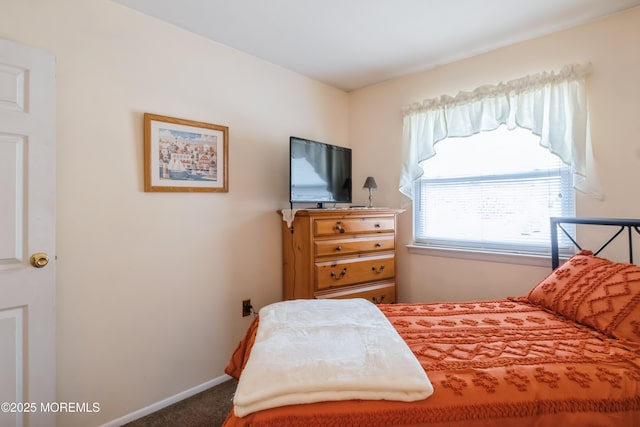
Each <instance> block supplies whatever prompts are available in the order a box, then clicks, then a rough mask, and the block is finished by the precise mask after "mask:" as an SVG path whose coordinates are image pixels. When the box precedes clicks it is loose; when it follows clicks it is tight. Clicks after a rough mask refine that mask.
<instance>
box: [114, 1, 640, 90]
mask: <svg viewBox="0 0 640 427" xmlns="http://www.w3.org/2000/svg"><path fill="white" fill-rule="evenodd" d="M113 1H115V2H117V3H120V4H122V5H125V6H127V7H130V8H133V9H136V10H138V11H140V12H142V13H145V14H147V15H150V16H153V17H156V18H158V19H160V20H162V21H166V22H168V23H171V24H174V25H176V26H178V27H182V28H184V29H187V30H189V31H191V32H193V33H196V34H199V35H202V36H204V37H207V38H210V39H212V40H215V41H217V42H219V43H222V44H224V45H226V46H229V47H232V48H235V49H238V50H240V51H243V52H246V53H248V54H251V55H253V56H256V57H258V58H262V59H264V60H266V61H268V62H271V63H273V64H277V65H279V66H282V67H283V68H286V69H289V70H292V71H295V72H297V73H299V74H302V75H305V76H308V77H310V78H313V79H315V80H318V81H321V82H324V83H326V84H329V85H331V86H334V87H336V88H339V89H342V90H345V91H351V90H354V89H358V88H361V87H364V86H367V85H370V84H374V83H378V82H381V81H384V80H387V79H391V78H395V77H399V76H402V75H406V74H409V73H413V72H417V71H422V70H425V69H429V68H433V67H436V66H438V65H442V64H445V63H448V62H452V61H455V60H459V59H463V58H466V57H470V56H473V55H477V54H479V53H482V52H486V51H489V50H492V49H496V48H499V47H502V46H507V45H510V44H513V43H517V42H520V41H524V40H527V39H531V38H534V37H539V36H542V35H545V34H549V33H552V32H555V31H558V30H562V29H565V28H569V27H572V26H575V25H579V24H582V23H585V22H589V21H592V20H595V19H597V18H599V17H601V16H604V15H608V14H611V13H614V12H617V11H620V10H623V9H626V8H629V7H633V6H636V5H640V0H315V1H313V0H179V1H178V0H113Z"/></svg>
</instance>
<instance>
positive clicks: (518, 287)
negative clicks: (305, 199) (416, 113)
mask: <svg viewBox="0 0 640 427" xmlns="http://www.w3.org/2000/svg"><path fill="white" fill-rule="evenodd" d="M638 46H640V8H635V9H632V10H629V11H626V12H623V13H620V14H617V15H613V16H610V17H607V18H605V19H602V20H600V21H597V22H593V23H590V24H588V25H583V26H580V27H577V28H573V29H570V30H567V31H563V32H559V33H556V34H553V35H550V36H548V37H542V38H539V39H536V40H532V41H529V42H525V43H519V44H516V45H513V46H510V47H507V48H503V49H498V50H495V51H492V52H488V53H485V54H482V55H479V56H476V57H473V58H470V59H467V60H463V61H459V62H455V63H452V64H449V65H445V66H441V67H439V68H436V69H433V70H429V71H425V72H422V73H417V74H413V75H410V76H407V77H404V78H398V79H394V80H391V81H388V82H384V83H381V84H378V85H375V86H370V87H368V88H365V89H361V90H359V91H356V92H353V93H351V94H350V97H349V102H350V108H349V114H350V123H349V125H350V140H351V143H352V147H353V149H354V159H355V169H357V170H359V171H362V172H363V173H364V174H373V175H375V176H376V181H377V182H378V186H379V188H380V189H379V190H378V191H377V193H376V200H377V202H378V203H379V204H380V205H383V206H384V205H386V206H401V207H403V208H405V209H407V212H406V213H404V214H403V215H402V216H401V221H400V227H401V236H400V242H399V243H400V246H401V248H402V249H400V255H399V260H400V269H399V277H400V290H399V294H400V295H399V299H400V300H401V301H405V302H407V301H408V302H410V301H437V300H444V301H450V300H460V299H463V300H464V299H477V298H493V297H501V296H504V295H523V294H524V293H526V292H527V291H528V290H529V289H530V288H531V287H533V285H535V283H536V282H537V281H538V280H539V279H541V278H543V277H544V276H545V275H546V274H548V272H549V269H547V268H542V267H532V266H522V265H511V264H497V263H491V262H479V261H461V260H457V259H453V258H436V257H431V256H425V255H416V254H409V252H408V250H407V249H406V248H405V247H404V245H406V244H407V243H410V242H411V238H412V237H411V236H412V234H411V232H412V228H411V227H412V213H411V204H410V202H409V200H408V199H406V198H404V196H402V195H401V194H400V193H399V192H398V191H397V187H398V185H397V184H398V181H399V176H400V138H401V134H402V114H401V110H402V107H404V106H406V105H409V104H411V103H413V102H416V101H422V100H423V99H427V98H434V97H438V96H440V95H443V94H447V95H452V96H453V95H455V94H457V93H458V92H459V91H470V90H473V89H475V88H476V87H478V86H481V85H484V84H497V83H498V82H500V81H508V80H512V79H516V78H519V77H523V76H525V75H528V74H535V73H539V72H543V71H549V70H555V71H559V70H560V69H561V68H562V66H563V65H565V64H570V63H580V64H585V63H587V62H591V63H592V64H593V72H592V73H591V75H590V76H589V78H588V80H587V89H588V96H589V103H590V110H591V130H592V140H593V145H594V155H595V157H596V162H597V168H598V172H599V175H600V178H601V185H602V189H603V191H604V194H605V199H604V200H603V201H598V200H593V199H588V198H585V197H583V196H580V195H579V196H578V200H577V213H578V215H580V216H607V217H627V218H633V217H635V218H638V217H640V197H638V196H639V194H640V192H639V191H638V190H637V189H636V188H635V187H636V185H635V183H637V182H640V142H639V141H640V139H639V138H638V135H639V134H640V120H638V115H639V113H640V84H638V76H639V75H640V49H638ZM355 182H357V180H356V181H355ZM587 247H588V246H587Z"/></svg>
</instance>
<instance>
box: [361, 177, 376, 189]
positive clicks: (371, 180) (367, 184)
mask: <svg viewBox="0 0 640 427" xmlns="http://www.w3.org/2000/svg"><path fill="white" fill-rule="evenodd" d="M362 188H368V189H374V188H378V184H376V180H375V179H374V178H373V177H372V176H368V177H367V179H366V180H365V181H364V185H363V186H362Z"/></svg>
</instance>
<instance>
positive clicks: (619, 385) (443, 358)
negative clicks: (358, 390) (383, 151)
mask: <svg viewBox="0 0 640 427" xmlns="http://www.w3.org/2000/svg"><path fill="white" fill-rule="evenodd" d="M379 307H380V309H381V310H382V312H383V313H384V314H385V315H386V316H387V317H388V319H389V320H390V321H391V323H392V324H393V325H394V326H395V327H396V329H397V330H398V332H399V333H400V335H401V336H402V337H403V338H404V339H405V340H406V342H407V344H408V345H409V347H410V348H411V350H412V351H413V353H414V354H415V355H416V357H417V358H418V360H419V361H420V363H421V364H422V366H423V367H424V369H425V371H426V372H427V374H428V376H429V378H430V380H431V382H432V384H433V386H434V389H435V391H434V393H433V395H432V396H431V397H429V398H428V399H426V400H422V401H419V402H411V403H404V402H391V401H342V402H322V403H313V404H306V405H292V406H285V407H280V408H273V409H268V410H264V411H259V412H255V413H253V414H250V415H248V416H246V417H244V418H237V417H235V416H234V415H233V413H230V414H229V417H228V418H227V420H226V422H225V426H227V427H231V426H319V427H320V426H322V427H326V426H357V425H358V426H379V425H382V426H392V425H393V426H402V425H407V426H408V425H427V426H456V427H462V426H505V425H518V426H553V427H555V426H561V425H572V426H584V425H589V426H617V427H619V426H640V359H639V356H640V350H639V348H638V347H637V346H635V345H634V344H632V343H629V342H622V341H618V340H615V339H612V338H608V337H606V336H604V335H602V334H601V333H599V332H597V331H595V330H592V329H590V328H588V327H586V326H581V325H578V324H576V323H574V322H573V321H569V320H566V319H564V318H562V317H559V316H557V315H555V314H553V313H550V312H547V311H544V310H542V309H541V308H539V307H538V306H535V305H531V304H529V303H527V302H525V301H524V299H505V300H496V301H474V302H466V303H432V304H394V305H380V306H379ZM256 327H257V321H256V322H254V323H253V324H252V326H251V327H250V328H249V331H248V332H247V335H246V336H245V337H244V339H243V340H242V341H241V343H240V345H239V346H238V348H237V349H236V351H235V353H234V355H233V357H232V360H231V361H230V363H229V365H228V367H227V369H226V372H227V373H228V374H229V375H231V376H233V377H236V378H239V375H240V373H241V369H242V366H243V364H244V362H245V361H246V358H247V357H248V356H249V353H250V350H251V345H252V340H253V337H254V335H255V329H256ZM371 375H375V372H372V373H371Z"/></svg>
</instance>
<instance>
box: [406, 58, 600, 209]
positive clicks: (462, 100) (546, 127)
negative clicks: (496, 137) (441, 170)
mask: <svg viewBox="0 0 640 427" xmlns="http://www.w3.org/2000/svg"><path fill="white" fill-rule="evenodd" d="M590 70H591V66H590V65H584V66H583V65H575V64H574V65H567V66H565V67H564V68H563V69H562V70H561V71H560V72H558V73H554V72H551V73H547V72H545V73H541V74H535V75H530V76H526V77H523V78H520V79H517V80H512V81H509V82H506V83H500V84H498V85H487V86H481V87H479V88H477V89H475V90H474V91H472V92H460V93H458V94H457V95H456V96H455V97H450V96H447V95H443V96H441V97H440V98H435V99H429V100H425V101H423V102H421V103H416V104H413V105H411V106H409V107H407V108H405V110H404V112H403V115H404V125H403V136H402V150H403V156H402V159H403V164H402V173H401V176H400V191H401V192H402V193H403V194H405V195H406V196H407V197H409V198H411V199H413V186H414V183H415V181H416V180H417V179H418V178H420V177H421V176H422V174H423V170H422V166H421V163H422V162H423V161H425V160H427V159H428V158H430V157H432V156H434V155H435V154H436V150H435V145H436V143H437V142H438V141H441V140H442V139H444V138H447V137H465V136H471V135H473V134H475V133H478V132H481V131H489V130H495V129H496V128H498V127H499V126H500V125H502V124H504V125H506V126H507V128H509V129H514V128H515V127H521V128H524V129H528V130H530V131H531V132H532V133H533V134H535V135H537V136H538V137H539V138H540V144H541V145H542V146H543V147H546V148H547V149H549V150H550V151H551V152H553V153H555V154H557V155H558V156H559V157H560V158H561V159H562V161H563V162H564V163H566V164H567V165H569V166H570V167H571V171H572V172H573V174H574V186H575V188H576V189H577V190H579V191H582V192H584V193H586V194H589V195H591V196H592V197H596V198H601V197H602V195H601V192H600V190H599V188H598V180H597V177H596V174H595V167H594V164H593V156H592V152H591V138H590V133H589V112H588V108H587V96H586V89H585V77H586V75H587V74H589V72H590Z"/></svg>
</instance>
